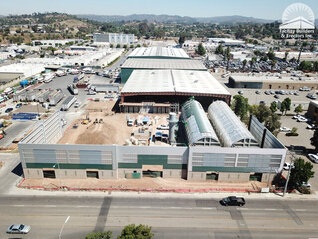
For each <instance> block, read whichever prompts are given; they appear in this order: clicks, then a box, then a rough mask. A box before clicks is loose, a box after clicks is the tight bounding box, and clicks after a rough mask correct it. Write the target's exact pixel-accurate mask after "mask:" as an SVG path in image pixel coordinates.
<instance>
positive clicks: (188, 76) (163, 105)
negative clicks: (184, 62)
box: [119, 70, 231, 113]
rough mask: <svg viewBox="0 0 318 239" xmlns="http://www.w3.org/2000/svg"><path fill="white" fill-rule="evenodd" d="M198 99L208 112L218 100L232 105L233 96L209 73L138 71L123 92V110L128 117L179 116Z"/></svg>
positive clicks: (131, 77)
mask: <svg viewBox="0 0 318 239" xmlns="http://www.w3.org/2000/svg"><path fill="white" fill-rule="evenodd" d="M192 96H194V97H195V98H196V99H197V100H198V101H199V102H200V103H201V104H202V105H203V108H206V109H207V107H208V106H209V105H210V104H211V102H213V101H215V100H223V101H225V102H226V103H227V104H230V100H231V94H230V93H229V92H228V91H227V90H226V89H225V88H224V87H223V86H222V84H221V83H219V82H218V81H217V80H216V79H215V78H214V77H213V76H212V75H211V74H210V73H209V72H207V71H190V70H135V71H133V73H132V74H131V76H130V77H129V79H128V81H127V82H126V84H125V85H124V87H123V89H122V91H121V101H120V104H119V106H120V108H121V112H126V113H139V112H148V113H169V112H171V111H172V112H179V105H180V104H182V103H184V102H186V101H187V100H188V98H189V97H192Z"/></svg>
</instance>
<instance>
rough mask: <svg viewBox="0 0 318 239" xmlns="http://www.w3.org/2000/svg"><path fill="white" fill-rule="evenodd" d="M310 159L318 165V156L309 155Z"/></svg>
mask: <svg viewBox="0 0 318 239" xmlns="http://www.w3.org/2000/svg"><path fill="white" fill-rule="evenodd" d="M308 158H309V159H310V160H311V161H312V162H314V163H318V155H317V154H308Z"/></svg>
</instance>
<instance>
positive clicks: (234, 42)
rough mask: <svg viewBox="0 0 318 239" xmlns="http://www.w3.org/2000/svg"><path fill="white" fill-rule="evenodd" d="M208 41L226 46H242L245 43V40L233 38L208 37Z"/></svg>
mask: <svg viewBox="0 0 318 239" xmlns="http://www.w3.org/2000/svg"><path fill="white" fill-rule="evenodd" d="M207 41H208V42H211V43H218V44H222V45H224V46H242V45H244V44H245V41H240V40H234V39H232V38H208V39H207Z"/></svg>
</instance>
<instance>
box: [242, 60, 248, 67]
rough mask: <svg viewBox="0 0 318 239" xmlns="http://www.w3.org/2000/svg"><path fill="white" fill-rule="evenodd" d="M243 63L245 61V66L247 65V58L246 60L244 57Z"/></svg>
mask: <svg viewBox="0 0 318 239" xmlns="http://www.w3.org/2000/svg"><path fill="white" fill-rule="evenodd" d="M242 63H243V67H245V66H246V64H247V60H246V59H244V60H243V62H242Z"/></svg>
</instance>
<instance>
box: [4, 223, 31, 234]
mask: <svg viewBox="0 0 318 239" xmlns="http://www.w3.org/2000/svg"><path fill="white" fill-rule="evenodd" d="M30 230H31V227H30V226H28V225H24V224H13V225H11V226H9V227H8V229H7V233H10V234H27V233H28V232H29V231H30Z"/></svg>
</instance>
